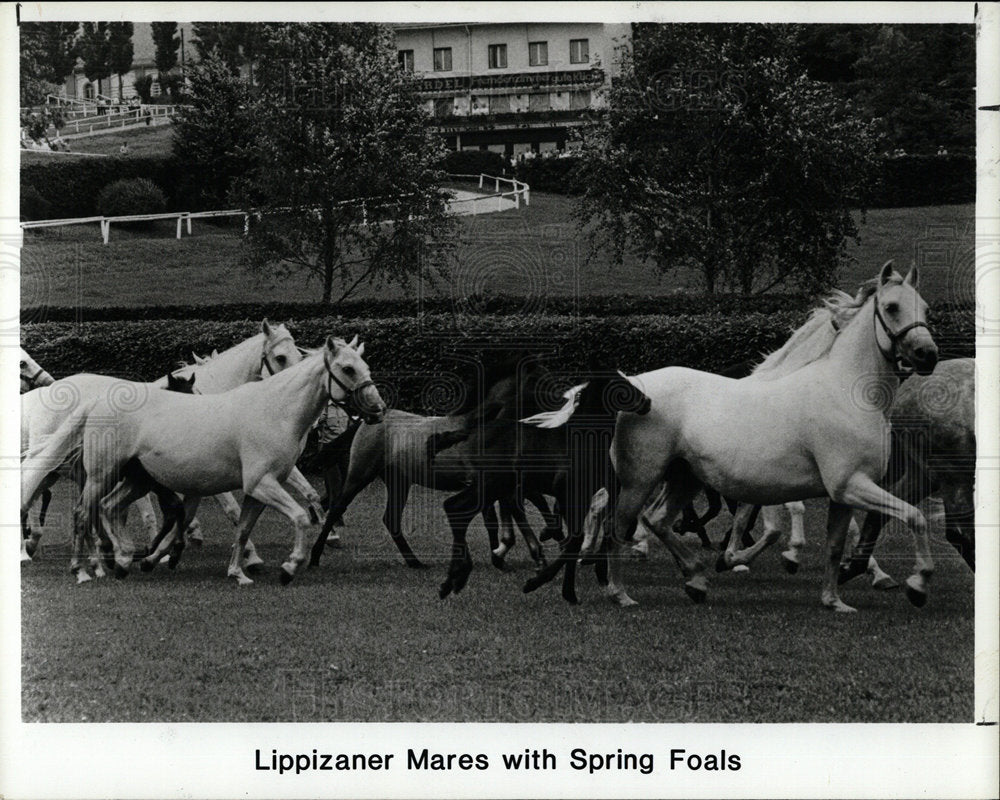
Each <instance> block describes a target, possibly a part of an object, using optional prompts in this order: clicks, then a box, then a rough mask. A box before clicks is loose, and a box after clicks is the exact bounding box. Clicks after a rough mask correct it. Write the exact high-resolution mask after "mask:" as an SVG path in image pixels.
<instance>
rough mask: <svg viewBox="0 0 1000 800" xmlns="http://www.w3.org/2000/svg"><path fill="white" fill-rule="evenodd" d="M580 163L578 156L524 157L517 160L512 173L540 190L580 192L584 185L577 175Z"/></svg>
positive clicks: (571, 193)
mask: <svg viewBox="0 0 1000 800" xmlns="http://www.w3.org/2000/svg"><path fill="white" fill-rule="evenodd" d="M581 163H582V159H581V158H580V156H564V157H563V158H551V157H549V158H532V159H526V160H524V161H520V162H518V164H517V167H516V168H515V169H514V175H515V176H516V177H517V179H518V180H519V181H524V182H525V183H526V184H528V186H530V187H531V188H532V189H535V190H537V191H540V192H554V193H556V194H570V195H575V194H582V193H583V189H584V187H583V183H582V179H581V178H580V177H579V175H578V173H579V168H580V165H581Z"/></svg>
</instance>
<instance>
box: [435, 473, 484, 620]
mask: <svg viewBox="0 0 1000 800" xmlns="http://www.w3.org/2000/svg"><path fill="white" fill-rule="evenodd" d="M484 508H485V503H484V501H483V499H482V494H481V492H480V481H473V482H472V484H470V485H469V486H467V487H466V488H465V489H463V490H462V491H460V492H459V493H458V494H456V495H453V496H451V497H449V498H448V499H447V500H445V501H444V511H445V514H447V515H448V522H449V524H450V525H451V538H452V545H451V564H450V565H449V567H448V576H447V577H446V578H445V580H444V582H443V583H442V584H441V588H440V589H439V590H438V596H439V597H440V598H441V599H442V600H443V599H444V598H445V597H447V596H448V595H449V594H451V593H452V592H454V593H455V594H458V593H459V592H460V591H462V589H463V588H464V587H465V584H466V582H467V581H468V580H469V573H471V572H472V556H471V555H470V554H469V545H468V544H467V543H466V540H465V537H466V533H467V532H468V529H469V525H470V523H471V522H472V520H473V519H475V518H476V515H477V514H481V513H482V512H483V510H484Z"/></svg>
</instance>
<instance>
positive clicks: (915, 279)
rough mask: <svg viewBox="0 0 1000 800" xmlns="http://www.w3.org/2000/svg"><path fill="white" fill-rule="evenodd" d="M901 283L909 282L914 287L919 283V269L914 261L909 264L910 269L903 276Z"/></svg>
mask: <svg viewBox="0 0 1000 800" xmlns="http://www.w3.org/2000/svg"><path fill="white" fill-rule="evenodd" d="M903 283H908V284H910V286H912V287H913V288H914V289H916V288H917V287H918V286H919V285H920V271H919V270H918V269H917V265H916V262H914V263H911V264H910V271H909V272H907V273H906V277H905V278H903Z"/></svg>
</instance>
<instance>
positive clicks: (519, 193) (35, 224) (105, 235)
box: [21, 175, 530, 244]
mask: <svg viewBox="0 0 1000 800" xmlns="http://www.w3.org/2000/svg"><path fill="white" fill-rule="evenodd" d="M449 177H453V178H469V177H471V178H475V177H476V176H475V175H471V176H470V175H451V176H449ZM478 177H479V185H480V187H482V185H483V180H484V179H488V180H491V181H495V182H496V186H497V189H499V186H500V184H499V182H500V181H506V182H508V183H510V184H512V186H513V187H514V188H513V189H512V190H511V191H508V192H500V191H497V193H496V194H486V195H481V196H479V197H470V198H468V199H465V200H452V201H450V202H449V203H448V208H449V210H451V208H452V207H453V206H455V205H459V204H461V203H472V213H473V214H479V213H483V212H481V211H479V209H478V206H477V205H476V204H477V203H480V202H486V203H488V202H490V201H496V204H497V211H502V210H503V201H504V200H505V199H513V201H514V204H515V207H517V208H520V207H521V198H522V197H523V199H524V204H525V205H528V197H529V195H528V192H529V188H530V187H529V186H528V184H526V183H523V182H522V181H518V180H514V179H511V178H497V177H495V176H493V175H480V176H478ZM407 196H408V195H407ZM379 201H382V202H379ZM390 202H391V201H385V199H384V198H377V197H376V198H365V199H362V200H343V201H340V202H339V203H337V205H344V204H347V203H357V204H360V205H361V211H362V224H363V225H367V224H368V209H369V208H381V207H385V206H387V205H389V204H390ZM292 210H294V209H293V208H292V207H289V208H285V209H280V208H278V209H273V210H272V211H273V212H278V213H280V212H281V211H292ZM311 210H312V211H313V212H314V213H317V214H318V213H319V208H318V207H317V208H314V209H311ZM260 215H261V212H260V211H258V210H257V209H251V210H249V211H245V210H242V209H229V210H225V211H170V212H167V213H165V214H128V215H125V216H118V217H103V216H101V217H76V218H71V219H45V220H35V221H31V222H22V223H21V229H22V230H30V229H31V228H56V227H60V226H62V225H85V224H88V223H93V222H97V223H100V226H101V239H102V240H103V242H104V244H108V243H109V242H110V241H111V224H112V223H118V222H148V221H153V220H159V219H176V220H177V238H178V239H180V238H182V237H183V232H184V228H187V234H188V236H190V235H191V220H193V219H209V218H213V217H243V233H244V235H246V234H247V232H248V231H249V229H250V217H251V216H253V217H257V218H259V217H260ZM411 219H412V217H411ZM386 221H391V220H380V222H386Z"/></svg>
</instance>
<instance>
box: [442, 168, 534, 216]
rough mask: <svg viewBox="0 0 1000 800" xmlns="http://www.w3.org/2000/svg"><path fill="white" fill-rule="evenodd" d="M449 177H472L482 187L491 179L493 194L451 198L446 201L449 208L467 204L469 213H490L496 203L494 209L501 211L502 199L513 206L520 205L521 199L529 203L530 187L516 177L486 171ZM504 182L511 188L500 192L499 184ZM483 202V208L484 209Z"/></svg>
mask: <svg viewBox="0 0 1000 800" xmlns="http://www.w3.org/2000/svg"><path fill="white" fill-rule="evenodd" d="M448 177H449V178H462V179H469V178H471V179H473V180H477V179H478V180H479V188H480V189H482V188H484V185H485V183H487V182H489V181H493V191H494V193H493V194H486V195H481V196H478V197H467V198H464V199H460V200H452V201H451V202H450V203H448V206H449V207H450V208H454V206H460V205H463V204H469V207H470V209H471V213H472V214H473V215H475V214H483V213H490V212H492V211H493V210H494V209H492V208H490V206H491V205H493V204H495V205H496V209H495V210H496V211H503V204H504V200H507V201H513V203H514V208H520V207H521V201H522V200H523V201H524V204H525V205H526V206H527V205H531V187H530V186H528V184H526V183H524V182H523V181H519V180H517V179H516V178H500V177H497V176H496V175H487V174H486V173H481V174H479V175H448ZM501 183H506V184H510V186H511V188H510V189H509V190H508V191H505V192H501V191H500V184H501ZM484 204H485V209H484Z"/></svg>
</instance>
